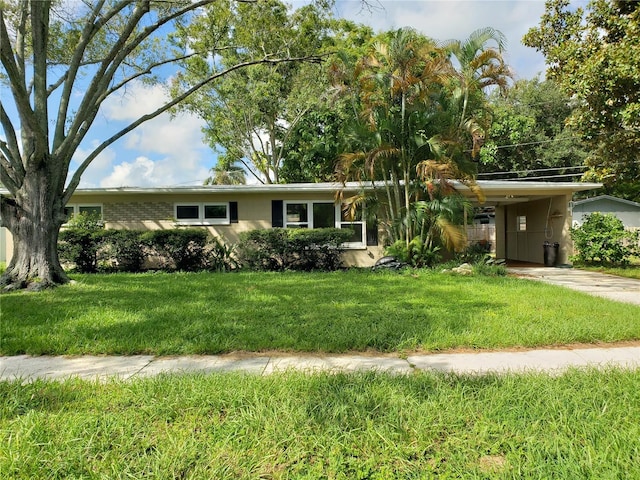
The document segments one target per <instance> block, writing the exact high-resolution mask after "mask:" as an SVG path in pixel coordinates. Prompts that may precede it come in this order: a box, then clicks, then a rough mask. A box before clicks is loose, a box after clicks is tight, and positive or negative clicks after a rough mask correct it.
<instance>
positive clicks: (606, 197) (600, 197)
mask: <svg viewBox="0 0 640 480" xmlns="http://www.w3.org/2000/svg"><path fill="white" fill-rule="evenodd" d="M600 200H610V201H612V202H618V203H623V204H625V205H631V206H634V207H638V208H640V203H638V202H633V201H631V200H627V199H624V198H618V197H613V196H611V195H598V196H597V197H591V198H585V199H584V200H577V201H575V202H573V205H574V206H575V205H584V204H585V203H592V202H598V201H600Z"/></svg>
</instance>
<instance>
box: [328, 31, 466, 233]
mask: <svg viewBox="0 0 640 480" xmlns="http://www.w3.org/2000/svg"><path fill="white" fill-rule="evenodd" d="M354 74H355V76H356V77H357V84H358V95H359V98H360V107H361V110H360V117H361V119H362V121H363V122H364V125H363V126H364V127H366V128H363V130H366V135H367V136H368V138H369V144H368V148H367V149H363V150H361V151H359V152H355V153H350V154H345V155H343V156H341V158H340V161H339V163H338V166H337V173H338V180H341V181H346V180H349V179H358V180H362V179H363V178H366V179H368V180H371V181H373V180H381V181H382V182H383V185H384V189H385V193H386V197H387V213H388V215H387V216H388V218H389V220H390V221H389V225H390V227H391V229H392V230H393V231H392V232H390V236H391V237H392V239H394V240H395V239H402V240H405V241H406V242H407V245H408V242H409V241H410V240H411V238H413V233H414V232H413V225H412V223H411V222H407V221H404V222H397V221H396V220H397V219H398V218H401V217H408V212H409V211H410V209H411V203H412V201H414V200H415V199H416V198H417V196H416V195H419V194H418V193H417V191H416V185H415V184H414V180H415V176H416V175H415V173H416V167H417V165H418V163H419V161H420V160H421V158H422V155H424V154H425V149H426V150H428V148H426V147H428V135H427V131H426V128H427V127H428V124H429V123H430V117H432V116H434V115H436V113H437V110H438V108H437V105H435V104H434V102H433V98H434V93H435V92H436V91H438V90H439V89H441V88H442V85H443V84H444V83H445V82H446V81H447V79H449V78H450V77H451V76H452V75H453V74H454V70H453V68H452V66H451V64H450V62H449V61H448V59H447V58H446V55H445V52H444V51H442V50H439V49H438V48H436V46H435V43H434V42H432V41H430V40H429V39H427V38H426V37H423V36H421V35H419V34H417V33H416V32H415V31H414V30H412V29H409V28H403V29H399V30H396V31H394V32H390V33H389V34H388V35H387V38H384V39H382V40H380V41H378V42H377V43H376V44H375V45H374V49H373V51H372V52H371V54H370V55H369V56H367V57H365V58H364V59H362V60H361V61H360V62H359V63H358V64H357V65H356V66H355V68H354ZM354 83H355V82H354Z"/></svg>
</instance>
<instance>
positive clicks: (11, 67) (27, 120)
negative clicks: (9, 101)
mask: <svg viewBox="0 0 640 480" xmlns="http://www.w3.org/2000/svg"><path fill="white" fill-rule="evenodd" d="M0 62H2V66H3V67H4V69H5V71H6V72H7V76H8V77H9V84H10V86H11V94H12V95H13V99H14V101H15V103H16V107H17V109H18V114H19V115H20V123H21V124H22V125H23V126H26V127H27V128H29V129H31V130H33V131H36V132H38V134H40V133H43V132H40V127H39V125H38V122H37V121H36V119H35V116H34V114H33V110H32V108H31V103H30V101H29V94H28V92H27V89H26V85H25V82H24V76H23V75H22V73H21V72H22V71H23V70H22V69H21V68H20V66H19V65H18V63H17V62H16V60H15V59H14V58H13V54H12V52H11V40H10V39H9V33H8V31H7V26H6V23H5V20H4V10H3V9H2V8H0ZM23 128H24V127H23ZM25 153H26V152H25Z"/></svg>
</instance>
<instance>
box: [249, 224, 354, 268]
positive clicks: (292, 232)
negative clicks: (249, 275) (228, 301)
mask: <svg viewBox="0 0 640 480" xmlns="http://www.w3.org/2000/svg"><path fill="white" fill-rule="evenodd" d="M352 236H353V232H352V231H351V230H349V229H340V228H314V229H285V228H275V229H266V230H265V229H258V230H251V231H248V232H243V233H242V234H241V238H240V243H239V244H238V246H237V254H238V261H239V263H240V265H242V267H244V268H247V269H249V270H257V271H284V270H302V271H311V270H320V271H333V270H337V269H339V268H340V267H342V254H343V252H344V247H342V244H343V243H345V242H348V241H349V239H350V238H351V237H352Z"/></svg>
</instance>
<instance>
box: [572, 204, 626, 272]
mask: <svg viewBox="0 0 640 480" xmlns="http://www.w3.org/2000/svg"><path fill="white" fill-rule="evenodd" d="M571 238H572V239H573V245H574V248H575V250H576V251H577V253H576V254H575V255H574V256H573V257H572V260H573V261H576V262H579V263H584V264H598V265H604V264H606V265H628V264H629V261H630V258H631V257H632V256H633V255H635V254H637V253H638V232H628V231H626V230H625V229H624V224H623V223H622V221H621V220H620V219H619V218H618V217H616V216H615V215H613V214H611V213H607V214H602V213H599V212H594V213H591V214H589V215H587V216H586V217H585V219H584V223H583V224H582V225H581V226H580V227H577V228H572V229H571Z"/></svg>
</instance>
